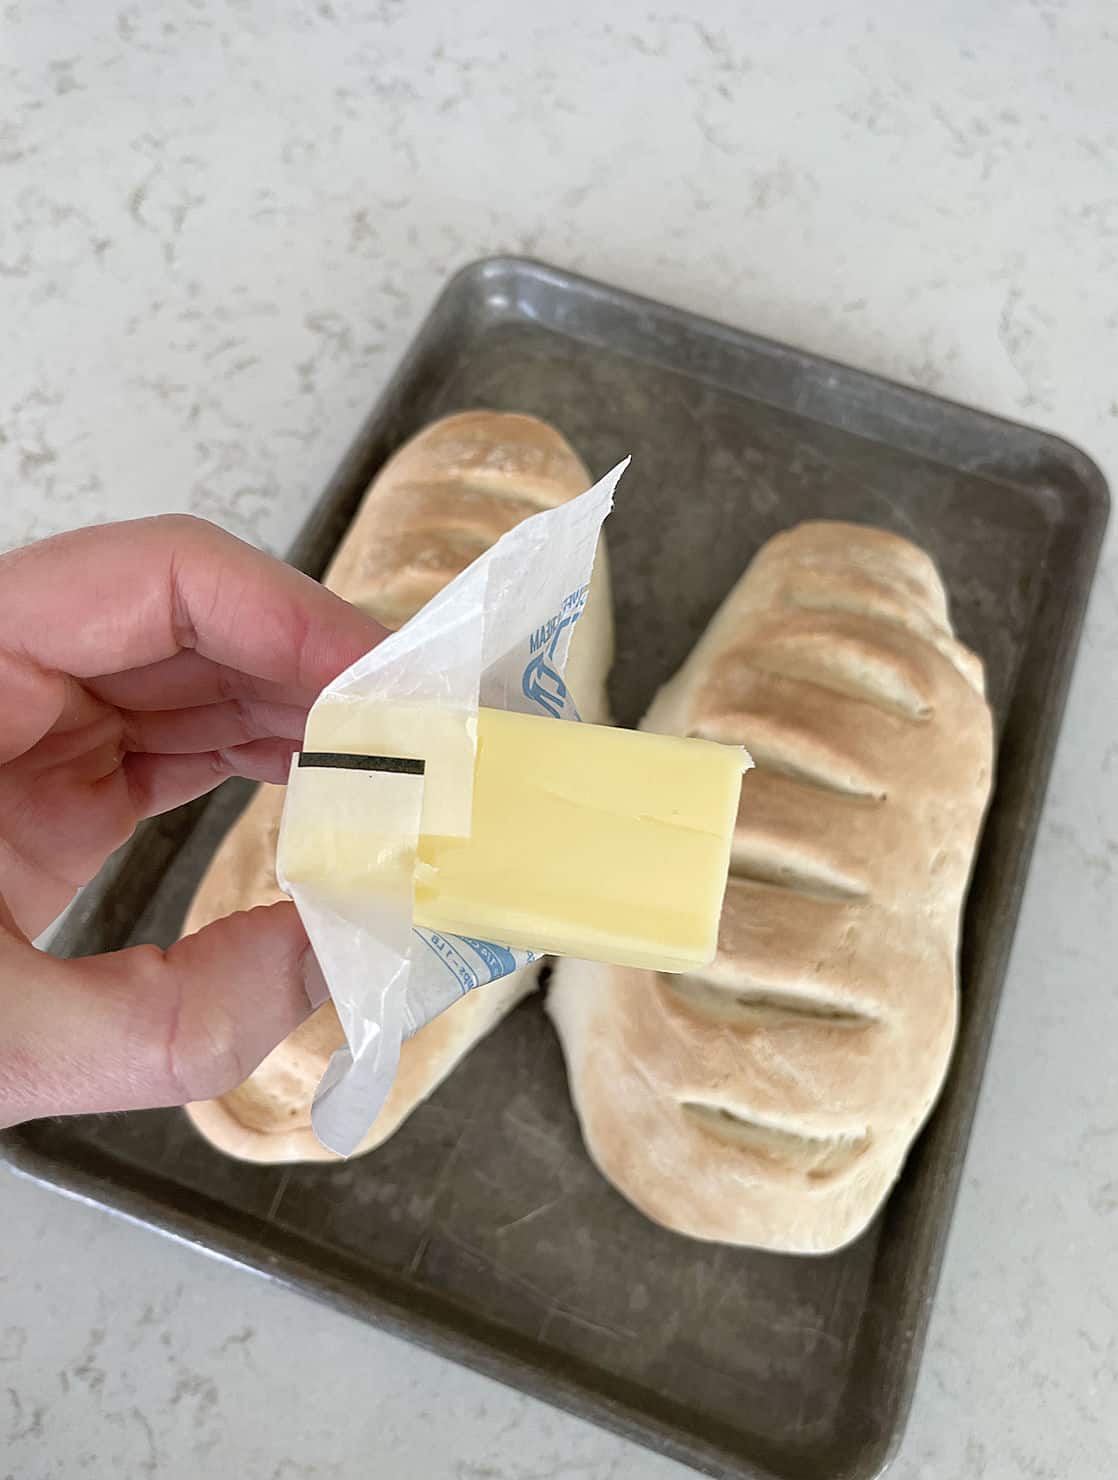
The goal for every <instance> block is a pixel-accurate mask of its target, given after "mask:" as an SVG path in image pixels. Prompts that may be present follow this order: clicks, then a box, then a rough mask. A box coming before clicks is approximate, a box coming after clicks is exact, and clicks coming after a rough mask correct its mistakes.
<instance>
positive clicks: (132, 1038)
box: [0, 903, 321, 1125]
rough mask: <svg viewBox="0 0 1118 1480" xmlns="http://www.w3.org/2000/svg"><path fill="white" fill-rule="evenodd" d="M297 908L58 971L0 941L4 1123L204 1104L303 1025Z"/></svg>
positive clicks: (309, 975)
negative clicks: (163, 946)
mask: <svg viewBox="0 0 1118 1480" xmlns="http://www.w3.org/2000/svg"><path fill="white" fill-rule="evenodd" d="M320 981H321V978H320V974H319V973H318V968H317V965H316V964H315V962H314V958H313V956H312V955H311V954H310V952H309V950H308V948H307V940H306V936H305V934H304V933H303V928H302V926H301V924H300V923H299V917H298V915H297V914H296V913H295V908H294V906H293V905H290V904H286V903H284V904H278V905H269V906H265V907H263V908H261V909H256V910H250V911H248V912H245V913H241V914H238V915H231V916H230V917H229V918H228V919H226V920H218V921H216V922H215V923H214V924H212V925H208V926H207V927H206V928H205V929H204V930H201V931H199V932H198V934H197V935H193V936H188V937H186V939H184V940H181V941H179V942H178V943H177V944H176V945H174V946H172V947H171V949H170V950H169V951H165V952H164V951H159V950H158V949H156V948H155V947H154V946H138V947H135V948H133V949H132V950H127V951H117V952H113V953H112V954H111V955H106V956H89V957H85V958H83V959H81V960H76V961H59V960H56V959H54V958H53V957H51V956H48V955H46V954H45V953H43V952H41V951H36V950H35V949H34V948H33V947H32V946H30V945H27V944H26V942H24V941H22V940H19V939H17V938H14V937H13V936H11V935H7V934H5V935H2V936H0V1018H2V1019H3V1022H4V1034H3V1036H2V1038H0V1125H14V1124H17V1123H18V1122H19V1121H21V1120H29V1119H33V1118H34V1117H36V1116H40V1115H59V1114H63V1115H65V1114H75V1113H79V1112H84V1111H96V1110H127V1109H136V1108H141V1107H146V1106H155V1105H179V1104H185V1103H186V1102H187V1101H189V1100H200V1099H209V1098H211V1097H212V1096H214V1095H219V1094H224V1093H225V1092H226V1091H227V1090H230V1089H232V1088H234V1086H235V1085H237V1084H239V1083H240V1082H241V1081H242V1080H243V1079H244V1078H245V1077H246V1075H248V1074H249V1073H251V1071H252V1070H253V1069H254V1068H255V1067H256V1065H257V1064H258V1063H259V1062H260V1060H261V1059H262V1058H263V1057H264V1056H265V1054H267V1053H269V1052H270V1051H271V1049H272V1048H274V1047H275V1045H276V1044H277V1043H279V1042H280V1040H281V1039H282V1038H284V1037H286V1035H287V1034H288V1033H290V1032H291V1031H292V1030H293V1029H294V1028H296V1027H298V1025H299V1023H301V1022H302V1021H303V1019H304V1018H305V1017H306V1016H307V1015H308V1014H309V1012H310V1010H311V999H310V996H309V995H308V993H309V992H317V991H318V987H319V985H320Z"/></svg>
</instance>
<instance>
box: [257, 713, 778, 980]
mask: <svg viewBox="0 0 1118 1480" xmlns="http://www.w3.org/2000/svg"><path fill="white" fill-rule="evenodd" d="M377 707H378V706H375V705H370V711H371V714H370V725H369V733H370V735H377V736H379V737H380V740H381V745H380V747H379V749H380V751H381V753H385V752H384V748H383V738H384V728H383V726H382V725H378V724H377V722H376V719H375V711H376V709H377ZM361 730H362V727H361V725H360V723H359V719H358V715H357V714H356V713H355V712H354V711H353V710H350V713H349V714H348V715H347V716H346V723H345V727H344V732H343V731H342V730H341V729H339V731H337V732H335V731H333V730H332V729H331V727H330V723H329V712H328V711H327V712H325V713H323V714H321V716H320V718H319V720H318V723H317V724H316V727H315V734H314V737H313V738H314V746H315V748H316V749H322V750H332V751H350V752H354V750H355V745H356V746H357V747H359V746H360V744H361V743H362V742H361V739H360V736H361ZM436 734H438V735H439V739H440V744H439V745H438V746H436V747H435V750H436V753H434V754H432V753H431V751H432V746H431V743H430V742H431V737H432V736H433V735H436ZM425 736H427V740H426V741H425V739H424V737H425ZM396 738H397V739H398V740H400V741H401V742H402V743H401V745H400V746H399V747H398V748H399V750H400V753H403V752H404V751H406V750H408V749H409V748H410V750H411V753H412V754H413V755H415V756H417V757H420V758H424V759H425V763H426V776H425V778H424V785H425V788H427V787H429V786H430V783H431V777H432V772H433V770H434V769H435V768H437V766H438V761H439V755H438V754H437V750H438V749H441V748H442V737H441V732H440V731H438V730H437V727H436V728H435V729H432V728H429V727H428V726H427V725H426V724H425V723H424V722H423V721H422V720H421V719H420V718H417V720H416V728H415V730H414V733H413V735H412V736H411V737H410V738H409V737H408V736H407V735H404V736H397V737H396ZM471 738H472V737H471ZM309 741H310V736H309V734H308V745H309ZM372 748H373V747H370V750H371V749H372ZM748 764H749V760H748V757H747V755H746V753H745V752H744V751H743V750H741V749H740V748H739V747H737V746H729V745H719V744H717V743H715V742H713V741H708V740H685V739H680V738H678V737H676V736H672V735H654V734H645V733H643V732H640V731H633V730H617V729H611V728H607V727H605V726H600V725H585V724H578V723H568V722H565V721H561V720H553V719H543V718H536V717H534V716H530V715H522V714H514V713H507V712H505V711H503V710H495V709H481V710H479V711H478V716H477V733H476V753H475V755H474V767H473V794H472V805H471V807H470V809H469V816H470V827H469V832H468V834H466V835H454V834H453V833H444V832H441V831H437V830H432V829H431V827H430V823H431V822H432V820H434V821H435V823H436V826H437V815H438V810H439V809H432V808H431V807H430V806H429V805H427V804H426V803H425V805H424V808H423V820H422V827H421V831H420V835H419V839H418V845H417V852H416V858H415V871H414V881H413V883H414V895H413V899H414V905H413V920H414V923H415V924H416V925H420V926H424V927H426V928H427V929H430V930H435V931H439V932H443V933H446V934H452V935H465V936H472V937H475V938H480V939H483V940H488V941H493V942H495V943H496V944H499V945H506V946H513V947H522V948H525V949H528V950H533V951H536V952H539V953H541V954H545V953H546V954H549V955H558V956H579V957H583V958H585V959H589V960H595V961H606V962H611V963H613V964H615V965H619V966H639V967H647V968H650V969H653V970H659V971H672V972H676V971H690V970H693V969H694V968H695V967H697V966H702V965H705V964H707V963H708V962H709V961H711V960H712V959H713V957H714V954H715V950H716V948H717V942H718V921H719V916H720V914H721V910H722V897H723V894H724V892H725V888H726V875H727V872H728V869H729V861H730V844H731V840H732V837H733V830H734V823H735V819H736V817H737V810H738V800H739V794H740V790H741V777H742V772H743V770H744V769H745V768H746V767H747V766H748ZM342 774H343V775H347V774H349V773H342ZM331 784H337V785H340V786H342V785H344V784H345V783H344V781H343V782H337V783H331ZM362 812H363V809H361V808H360V807H355V808H354V810H353V813H352V817H351V819H347V817H346V812H345V809H344V808H339V807H331V808H330V809H329V816H328V817H327V816H318V817H316V816H315V815H313V814H312V813H311V812H309V811H308V810H307V809H305V808H300V811H299V815H298V816H296V817H293V818H291V819H290V820H289V821H288V820H285V827H284V847H285V849H286V850H287V852H288V854H289V855H290V858H289V860H285V861H284V862H286V863H287V869H286V871H287V876H288V877H289V878H292V877H295V873H293V872H292V866H294V867H295V868H296V870H297V874H298V876H299V877H300V878H301V879H302V880H303V881H305V882H317V883H320V884H322V885H323V886H324V887H328V888H334V889H337V890H339V891H342V892H349V891H350V890H353V889H362V890H364V889H374V890H375V889H376V888H377V887H378V885H377V865H376V863H375V859H376V858H377V856H378V854H379V855H380V856H381V857H384V851H383V850H384V838H383V829H382V828H377V829H376V833H377V836H370V837H369V839H368V845H367V847H366V846H363V844H362V838H361V832H362V830H363V829H364V828H367V827H369V826H370V819H369V817H368V814H367V813H365V814H364V815H362ZM451 815H452V816H453V817H454V818H455V819H456V818H458V817H460V815H461V809H460V808H456V807H455V808H452V811H451ZM296 858H297V864H296V862H295V860H296ZM385 882H386V884H389V880H387V879H386V881H385Z"/></svg>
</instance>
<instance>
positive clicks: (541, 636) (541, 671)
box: [520, 583, 590, 719]
mask: <svg viewBox="0 0 1118 1480" xmlns="http://www.w3.org/2000/svg"><path fill="white" fill-rule="evenodd" d="M589 593H590V586H589V583H587V584H586V585H585V586H579V587H578V588H577V589H576V590H574V591H571V592H569V593H568V594H567V595H566V596H565V597H564V598H563V603H562V605H561V606H560V608H559V610H558V611H557V612H556V613H555V615H554V616H552V617H549V618H548V619H547V621H546V622H544V623H543V624H542V626H540V627H537V628H536V630H535V632H533V633H532V634H531V635H530V636H529V638H528V648H529V651H530V652H531V654H532V656H531V658H529V660H528V662H527V664H526V665H525V668H524V674H523V677H522V678H521V681H520V687H521V690H522V691H523V694H524V697H525V698H526V699H527V700H529V701H530V702H531V703H532V704H534V705H536V707H537V708H538V709H542V710H543V712H544V713H545V714H547V715H550V717H551V718H552V719H563V718H567V719H578V711H577V709H576V708H575V705H574V700H573V699H572V698H571V695H570V691H569V690H568V688H567V685H566V684H565V683H564V681H563V677H562V674H560V672H559V671H558V669H557V668H555V667H554V666H553V664H554V660H555V655H556V652H557V651H558V647H559V639H560V637H561V636H562V634H563V633H564V632H565V631H566V630H567V628H568V627H573V626H574V624H575V623H576V622H577V621H578V619H579V617H581V616H582V610H583V607H584V606H585V605H586V598H587V596H588V595H589Z"/></svg>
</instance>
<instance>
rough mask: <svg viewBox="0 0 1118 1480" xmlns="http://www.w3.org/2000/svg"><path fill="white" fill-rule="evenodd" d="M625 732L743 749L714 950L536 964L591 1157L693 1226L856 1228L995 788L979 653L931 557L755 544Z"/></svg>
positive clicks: (882, 1180) (655, 1214) (939, 1059)
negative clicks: (953, 612) (671, 963)
mask: <svg viewBox="0 0 1118 1480" xmlns="http://www.w3.org/2000/svg"><path fill="white" fill-rule="evenodd" d="M644 724H645V727H646V728H648V729H651V730H658V731H663V732H667V733H672V734H682V735H703V736H706V737H708V738H710V739H716V740H723V741H732V742H734V743H736V744H743V745H745V746H747V747H748V749H749V750H750V752H751V753H752V755H753V757H754V760H755V761H756V763H757V769H756V771H753V772H750V773H749V774H748V775H747V776H746V778H745V781H744V784H743V787H742V801H741V810H740V813H739V817H738V824H737V830H736V836H735V842H734V850H733V861H732V865H731V877H730V881H729V885H728V888H727V893H726V900H725V905H724V908H723V913H722V926H721V934H720V943H719V952H718V956H717V958H716V960H715V961H714V963H713V964H712V965H711V966H710V967H709V968H707V969H706V970H705V971H702V972H698V973H696V974H695V975H693V976H685V977H679V976H664V975H657V974H654V973H650V972H647V971H631V970H623V969H619V968H614V967H609V966H603V965H595V964H591V963H588V962H580V961H561V962H559V963H557V966H556V969H555V974H554V976H553V979H552V985H551V988H550V993H549V997H548V1011H549V1013H550V1014H551V1017H552V1018H553V1020H554V1022H555V1025H556V1027H557V1028H558V1031H559V1036H560V1038H561V1040H562V1044H563V1049H564V1052H565V1055H566V1059H567V1067H568V1072H569V1076H570V1083H571V1089H572V1092H573V1095H574V1100H575V1104H576V1107H577V1110H578V1114H579V1118H580V1120H581V1122H582V1128H583V1133H584V1136H585V1138H586V1143H587V1146H588V1148H589V1150H590V1153H591V1155H592V1156H593V1158H594V1160H595V1161H596V1162H597V1164H598V1166H599V1167H600V1168H601V1170H602V1171H603V1172H604V1173H605V1175H606V1176H607V1177H608V1178H609V1179H610V1180H611V1181H612V1182H614V1183H615V1184H616V1186H617V1187H618V1188H619V1189H620V1190H621V1191H622V1192H623V1193H625V1195H626V1196H627V1197H628V1198H630V1199H631V1200H632V1202H634V1203H635V1204H636V1205H637V1207H639V1208H641V1209H642V1210H643V1211H644V1212H645V1213H647V1214H648V1215H649V1216H650V1217H651V1218H654V1219H656V1220H657V1221H658V1222H660V1223H663V1224H665V1225H667V1226H668V1227H669V1228H673V1229H677V1230H679V1231H680V1232H682V1233H686V1234H690V1235H692V1236H693V1237H696V1238H703V1239H715V1240H722V1241H725V1242H728V1243H735V1244H748V1245H754V1246H757V1247H760V1248H766V1249H776V1250H785V1251H795V1252H800V1253H817V1252H823V1251H827V1250H832V1249H836V1248H838V1247H839V1246H841V1245H842V1244H844V1243H846V1242H847V1241H848V1240H849V1239H851V1238H853V1237H854V1236H855V1235H856V1234H857V1233H859V1232H860V1231H861V1230H862V1229H863V1228H864V1227H865V1225H866V1223H867V1222H868V1221H869V1219H870V1218H871V1216H872V1215H873V1213H874V1211H875V1210H876V1209H877V1207H878V1206H879V1204H880V1203H881V1201H882V1199H883V1198H884V1196H885V1194H886V1192H887V1191H888V1189H889V1187H890V1186H891V1184H892V1183H893V1181H894V1179H895V1178H896V1176H897V1173H898V1171H899V1170H900V1167H901V1164H902V1162H903V1159H904V1156H905V1154H906V1152H907V1150H908V1147H909V1146H910V1144H911V1142H912V1140H913V1137H914V1136H915V1135H916V1133H917V1131H918V1130H919V1129H920V1126H921V1124H922V1123H923V1121H924V1119H925V1117H926V1116H927V1114H928V1111H929V1109H930V1107H931V1105H932V1103H933V1102H934V1100H935V1097H936V1095H937V1093H938V1092H939V1089H940V1085H941V1083H942V1081H943V1077H944V1073H945V1070H946V1066H947V1062H948V1058H949V1056H950V1052H951V1046H952V1041H953V1037H954V1032H955V1019H956V995H957V970H956V958H957V947H958V939H959V928H960V915H961V909H962V904H963V899H964V895H965V892H966V886H967V880H968V877H969V874H970V869H971V862H972V858H973V854H974V848H975V843H976V840H977V837H978V832H979V828H980V826H981V822H982V817H983V813H984V810H985V806H986V801H987V798H988V795H989V790H990V785H991V769H992V752H993V737H992V726H991V717H990V711H989V709H988V707H987V705H986V702H985V699H984V695H983V673H982V665H981V663H980V662H979V660H978V659H977V658H976V657H975V656H974V654H973V653H971V652H969V651H968V650H967V649H966V648H964V647H962V646H961V645H960V644H959V643H958V642H957V641H956V640H955V637H954V635H953V633H952V629H951V625H950V622H949V619H948V615H947V603H946V598H945V595H944V591H943V586H942V584H941V582H940V580H939V577H938V574H937V572H936V570H935V567H934V565H933V564H932V562H931V560H930V559H929V558H928V557H927V556H926V555H925V554H924V553H923V552H922V551H921V550H919V549H917V548H916V547H915V546H914V545H911V544H909V543H908V542H907V541H906V540H902V539H898V538H896V537H895V536H893V535H890V534H887V533H885V532H883V531H880V530H874V529H868V528H863V527H861V526H857V525H850V524H832V523H811V524H803V525H800V526H799V527H798V528H795V529H793V530H791V531H789V532H788V533H785V534H782V535H779V536H777V538H775V539H773V540H770V541H769V543H768V544H767V545H765V546H764V548H763V549H762V550H761V552H760V553H759V554H758V556H757V557H756V559H755V560H754V561H753V563H752V565H751V566H750V567H749V569H748V571H747V572H746V574H745V575H744V577H743V578H742V579H741V581H739V583H738V585H737V586H736V587H735V589H734V590H733V591H732V592H731V593H730V595H729V597H728V598H727V600H726V601H725V602H724V604H723V606H722V608H721V609H720V611H719V612H718V614H717V615H716V616H715V618H714V620H713V621H712V622H711V624H710V626H709V627H708V629H707V631H706V633H705V634H704V636H703V638H702V639H701V641H700V642H699V644H698V645H697V647H696V648H695V650H694V651H693V653H692V654H691V656H690V658H689V659H688V660H687V662H686V663H685V664H684V665H683V667H682V668H681V669H680V671H679V672H678V673H677V674H676V676H675V677H674V678H673V679H672V680H671V681H670V682H669V683H668V684H667V685H666V686H665V687H664V688H663V689H662V690H661V691H660V693H659V695H658V696H657V698H656V700H655V702H654V703H653V705H652V708H651V710H650V711H649V713H648V715H647V717H646V719H645V722H644Z"/></svg>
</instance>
